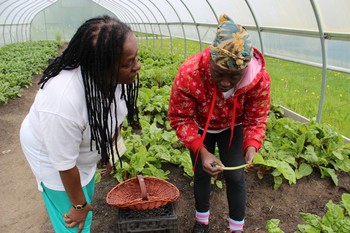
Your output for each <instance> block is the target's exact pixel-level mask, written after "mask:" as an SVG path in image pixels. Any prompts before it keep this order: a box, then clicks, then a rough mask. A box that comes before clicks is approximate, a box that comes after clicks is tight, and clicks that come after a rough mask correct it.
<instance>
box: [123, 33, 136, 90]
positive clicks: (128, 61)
mask: <svg viewBox="0 0 350 233" xmlns="http://www.w3.org/2000/svg"><path fill="white" fill-rule="evenodd" d="M138 49H139V46H138V43H137V39H136V37H135V35H134V33H129V35H128V36H127V37H126V40H125V43H124V50H123V53H122V57H121V60H120V67H119V73H118V76H119V77H118V83H119V84H131V83H133V82H134V80H135V78H136V74H137V72H138V71H139V70H140V69H141V64H140V63H139V61H138V58H137V52H138Z"/></svg>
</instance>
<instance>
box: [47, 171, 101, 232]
mask: <svg viewBox="0 0 350 233" xmlns="http://www.w3.org/2000/svg"><path fill="white" fill-rule="evenodd" d="M41 186H42V187H43V189H44V191H43V192H42V196H43V198H44V203H45V206H46V210H47V212H48V215H49V217H50V220H51V223H52V226H53V229H54V230H55V232H57V233H75V232H78V225H77V226H75V227H73V228H68V227H66V223H65V222H64V221H63V216H62V214H63V213H68V212H69V210H70V209H71V208H72V204H71V202H70V200H69V198H68V195H67V193H66V192H65V191H56V190H51V189H48V188H46V187H45V186H44V184H43V183H41ZM94 188H95V177H94V178H92V179H91V181H90V182H89V184H88V185H86V186H85V187H83V192H84V194H85V198H86V201H87V202H88V203H91V201H92V198H93V196H94ZM91 222H92V211H90V212H89V214H88V216H87V217H86V221H85V225H84V229H83V231H82V232H83V233H90V227H91Z"/></svg>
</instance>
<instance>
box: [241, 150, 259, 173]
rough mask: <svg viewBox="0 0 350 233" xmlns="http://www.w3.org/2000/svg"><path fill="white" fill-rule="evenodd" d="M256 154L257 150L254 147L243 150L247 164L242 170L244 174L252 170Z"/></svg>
mask: <svg viewBox="0 0 350 233" xmlns="http://www.w3.org/2000/svg"><path fill="white" fill-rule="evenodd" d="M256 153H257V150H256V148H255V147H254V146H248V147H247V149H246V150H245V155H244V158H245V161H246V163H247V164H249V165H248V166H247V167H245V168H244V170H245V171H246V172H249V171H252V170H254V164H253V159H254V157H255V155H256Z"/></svg>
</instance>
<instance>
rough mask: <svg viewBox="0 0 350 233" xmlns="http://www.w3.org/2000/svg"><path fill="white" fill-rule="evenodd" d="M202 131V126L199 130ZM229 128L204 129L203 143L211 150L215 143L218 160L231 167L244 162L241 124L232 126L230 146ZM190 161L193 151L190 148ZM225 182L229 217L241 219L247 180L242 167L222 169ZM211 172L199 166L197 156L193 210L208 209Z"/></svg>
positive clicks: (244, 205)
mask: <svg viewBox="0 0 350 233" xmlns="http://www.w3.org/2000/svg"><path fill="white" fill-rule="evenodd" d="M199 133H200V134H202V133H203V131H202V130H200V131H199ZM230 135H231V130H230V129H227V130H225V131H223V132H221V133H218V134H212V133H207V134H206V137H205V139H204V145H205V146H206V147H207V150H208V151H209V152H211V153H213V154H214V151H215V146H216V145H217V146H218V149H219V154H220V160H221V161H222V163H223V164H224V165H225V166H226V167H233V166H238V165H242V164H244V163H245V159H244V155H243V148H242V141H243V136H242V125H238V126H235V129H234V137H233V139H232V143H231V147H230V148H228V146H229V141H230ZM191 159H192V163H194V159H195V155H194V153H192V152H191ZM223 174H224V178H225V182H226V195H227V201H228V205H229V216H230V218H231V219H233V220H236V221H241V220H243V219H244V217H245V208H246V182H245V175H244V170H243V169H239V170H234V171H224V172H223ZM210 180H211V176H210V175H209V174H208V173H206V172H204V171H203V169H202V161H201V159H200V157H198V160H197V165H196V168H195V171H194V196H195V201H196V210H197V211H199V212H206V211H208V210H209V199H210V191H211V183H210Z"/></svg>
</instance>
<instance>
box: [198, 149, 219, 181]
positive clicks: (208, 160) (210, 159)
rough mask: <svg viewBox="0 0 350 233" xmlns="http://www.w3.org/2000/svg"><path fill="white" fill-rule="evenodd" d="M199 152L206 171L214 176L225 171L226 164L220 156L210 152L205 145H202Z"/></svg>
mask: <svg viewBox="0 0 350 233" xmlns="http://www.w3.org/2000/svg"><path fill="white" fill-rule="evenodd" d="M199 153H200V156H201V160H202V167H203V170H204V171H205V172H206V173H208V174H210V175H212V176H217V175H218V174H219V173H220V172H222V171H223V167H224V165H223V164H222V163H221V161H220V160H219V159H218V158H216V156H215V155H213V154H212V153H210V152H209V151H208V150H207V149H206V148H205V147H202V148H201V149H200V152H199Z"/></svg>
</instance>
